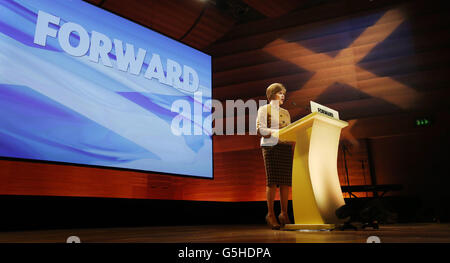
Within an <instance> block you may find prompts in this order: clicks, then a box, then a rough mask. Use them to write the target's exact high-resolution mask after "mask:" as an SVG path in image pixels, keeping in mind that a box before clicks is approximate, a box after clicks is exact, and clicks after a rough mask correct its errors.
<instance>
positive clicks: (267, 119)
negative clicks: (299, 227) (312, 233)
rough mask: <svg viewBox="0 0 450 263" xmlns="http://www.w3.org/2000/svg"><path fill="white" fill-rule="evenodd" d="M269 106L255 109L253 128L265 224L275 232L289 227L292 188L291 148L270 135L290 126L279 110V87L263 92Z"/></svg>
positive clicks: (281, 98) (282, 91) (282, 97)
mask: <svg viewBox="0 0 450 263" xmlns="http://www.w3.org/2000/svg"><path fill="white" fill-rule="evenodd" d="M266 95H267V100H268V101H269V104H266V105H264V106H261V107H260V108H259V109H258V116H257V119H256V128H257V131H258V134H259V135H261V136H262V138H261V148H262V154H263V158H264V166H265V169H266V198H267V210H268V213H267V216H266V222H267V224H268V225H269V226H271V227H272V229H279V228H280V224H281V226H283V225H285V224H290V222H289V216H288V213H287V211H288V199H289V188H290V187H291V185H292V145H291V144H290V143H283V142H279V141H278V138H277V137H273V136H272V133H273V132H276V131H278V130H279V129H282V128H284V127H286V126H288V125H289V124H290V123H291V117H290V115H289V112H288V111H287V110H285V109H283V108H281V105H283V103H284V100H285V96H286V88H285V87H284V86H283V84H280V83H273V84H271V85H270V86H269V87H268V88H267V90H266ZM277 187H279V188H280V203H281V213H280V214H279V216H278V219H279V220H280V224H279V223H278V221H277V218H276V216H275V212H274V204H273V203H274V200H275V195H276V190H277Z"/></svg>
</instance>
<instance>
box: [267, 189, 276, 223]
mask: <svg viewBox="0 0 450 263" xmlns="http://www.w3.org/2000/svg"><path fill="white" fill-rule="evenodd" d="M276 193H277V186H276V185H268V186H266V198H267V215H268V216H270V217H272V216H273V217H275V211H274V208H273V202H274V201H275V195H276Z"/></svg>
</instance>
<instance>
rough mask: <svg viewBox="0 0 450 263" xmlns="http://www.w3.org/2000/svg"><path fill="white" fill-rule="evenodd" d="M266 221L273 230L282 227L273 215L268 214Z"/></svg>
mask: <svg viewBox="0 0 450 263" xmlns="http://www.w3.org/2000/svg"><path fill="white" fill-rule="evenodd" d="M266 223H267V225H268V226H270V227H271V228H272V229H273V230H278V229H280V225H279V224H278V222H277V220H276V218H275V220H274V218H273V217H269V215H266Z"/></svg>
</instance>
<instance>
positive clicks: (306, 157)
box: [274, 112, 348, 230]
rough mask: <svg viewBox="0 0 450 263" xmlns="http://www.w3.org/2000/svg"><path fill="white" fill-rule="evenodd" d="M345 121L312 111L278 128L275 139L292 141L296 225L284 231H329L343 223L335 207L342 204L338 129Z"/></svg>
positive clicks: (287, 226) (343, 202) (288, 225)
mask: <svg viewBox="0 0 450 263" xmlns="http://www.w3.org/2000/svg"><path fill="white" fill-rule="evenodd" d="M347 125H348V123H347V122H345V121H341V120H337V119H334V118H331V117H329V116H327V115H325V114H322V113H319V112H313V113H311V114H309V115H307V116H305V117H304V118H302V119H300V120H297V121H296V122H294V123H291V124H290V125H289V126H287V127H284V128H283V129H280V130H279V131H278V133H275V134H274V136H278V139H279V141H281V142H295V149H294V158H293V166H292V205H293V210H294V221H295V224H287V225H285V227H284V229H286V230H302V229H305V230H331V229H334V228H335V225H336V224H339V223H342V221H341V220H339V219H338V218H337V217H336V215H335V211H336V209H337V208H339V207H341V206H343V205H344V204H345V201H344V197H343V195H342V191H341V186H340V183H339V177H338V173H337V154H338V148H339V137H340V133H341V129H342V128H344V127H346V126H347Z"/></svg>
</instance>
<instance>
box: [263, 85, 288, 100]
mask: <svg viewBox="0 0 450 263" xmlns="http://www.w3.org/2000/svg"><path fill="white" fill-rule="evenodd" d="M280 91H284V92H286V88H285V87H284V85H283V84H281V83H272V84H270V85H269V87H267V90H266V96H267V100H268V101H269V102H270V101H271V100H273V97H274V96H275V94H277V93H278V92H280Z"/></svg>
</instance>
